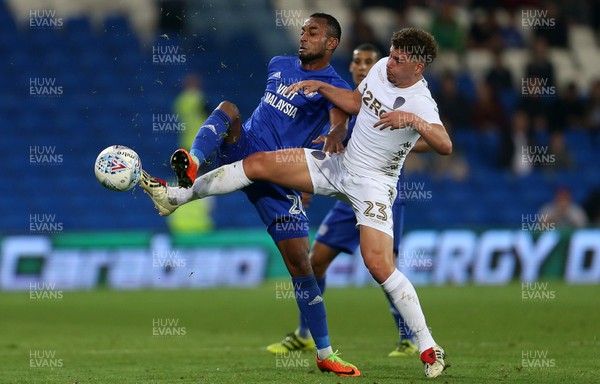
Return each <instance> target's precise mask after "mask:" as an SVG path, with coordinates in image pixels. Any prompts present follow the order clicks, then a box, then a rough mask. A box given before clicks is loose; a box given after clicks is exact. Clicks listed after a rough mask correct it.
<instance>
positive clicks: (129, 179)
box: [94, 145, 142, 192]
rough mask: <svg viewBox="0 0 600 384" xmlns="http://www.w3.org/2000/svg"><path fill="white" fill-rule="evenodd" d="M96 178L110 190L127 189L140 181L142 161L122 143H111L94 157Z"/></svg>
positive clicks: (121, 190)
mask: <svg viewBox="0 0 600 384" xmlns="http://www.w3.org/2000/svg"><path fill="white" fill-rule="evenodd" d="M94 173H95V174H96V179H98V181H99V182H100V184H102V185H103V186H105V187H106V188H108V189H110V190H112V191H119V192H123V191H128V190H130V189H131V188H133V187H135V185H136V184H137V183H138V181H140V175H141V173H142V161H141V160H140V157H139V156H138V154H137V153H135V151H134V150H133V149H131V148H129V147H126V146H124V145H111V146H110V147H108V148H106V149H105V150H103V151H102V152H100V154H99V155H98V157H97V158H96V163H95V164H94Z"/></svg>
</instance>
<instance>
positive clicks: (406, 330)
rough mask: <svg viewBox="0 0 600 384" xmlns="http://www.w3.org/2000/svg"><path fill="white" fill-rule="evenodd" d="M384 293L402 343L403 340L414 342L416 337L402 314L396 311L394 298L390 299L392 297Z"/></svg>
mask: <svg viewBox="0 0 600 384" xmlns="http://www.w3.org/2000/svg"><path fill="white" fill-rule="evenodd" d="M384 293H385V297H386V298H387V301H388V304H389V306H390V313H391V314H392V316H393V317H394V323H395V324H396V326H397V327H398V333H399V334H400V341H402V340H409V341H413V340H414V336H415V335H414V334H413V332H412V331H411V330H410V327H409V326H408V324H407V323H406V321H405V320H404V318H403V317H402V315H400V312H398V310H397V309H396V306H395V305H394V302H393V301H392V298H391V297H390V295H389V294H388V293H387V292H385V291H384Z"/></svg>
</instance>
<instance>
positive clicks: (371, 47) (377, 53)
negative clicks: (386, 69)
mask: <svg viewBox="0 0 600 384" xmlns="http://www.w3.org/2000/svg"><path fill="white" fill-rule="evenodd" d="M354 50H355V51H361V52H364V51H367V52H375V56H376V57H377V58H378V59H379V58H381V51H380V50H379V48H377V47H376V46H375V45H373V44H371V43H363V44H360V45H358V46H357V47H356V48H354Z"/></svg>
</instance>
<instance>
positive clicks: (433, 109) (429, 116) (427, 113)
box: [410, 95, 444, 125]
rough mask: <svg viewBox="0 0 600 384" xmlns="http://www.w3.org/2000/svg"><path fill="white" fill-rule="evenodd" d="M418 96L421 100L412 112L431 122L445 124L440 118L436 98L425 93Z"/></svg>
mask: <svg viewBox="0 0 600 384" xmlns="http://www.w3.org/2000/svg"><path fill="white" fill-rule="evenodd" d="M417 97H418V98H419V100H418V102H417V103H415V104H414V105H413V107H412V108H411V111H410V112H412V113H414V114H415V115H417V116H419V117H420V118H421V119H423V120H425V121H426V122H428V123H429V124H439V125H444V124H442V121H441V120H440V113H439V111H438V107H437V104H436V102H435V100H433V99H432V98H431V97H428V96H423V95H421V96H417Z"/></svg>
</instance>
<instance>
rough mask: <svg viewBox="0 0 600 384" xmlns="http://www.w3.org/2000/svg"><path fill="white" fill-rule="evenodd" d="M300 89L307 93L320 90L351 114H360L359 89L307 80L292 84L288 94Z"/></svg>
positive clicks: (337, 105) (322, 94)
mask: <svg viewBox="0 0 600 384" xmlns="http://www.w3.org/2000/svg"><path fill="white" fill-rule="evenodd" d="M298 91H302V92H304V94H305V95H307V94H309V93H313V92H318V93H319V94H320V95H321V96H323V97H324V98H326V99H327V100H329V101H330V102H331V103H332V104H333V105H335V106H336V107H338V108H339V109H341V110H342V111H344V112H346V113H347V114H349V115H358V112H359V111H360V103H361V99H362V94H361V93H360V92H359V91H358V89H355V90H354V91H351V90H349V89H345V88H338V87H336V86H334V85H331V84H329V83H324V82H322V81H318V80H305V81H300V82H298V83H294V84H292V85H290V86H289V87H288V89H287V94H288V95H292V94H294V93H295V92H298Z"/></svg>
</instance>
